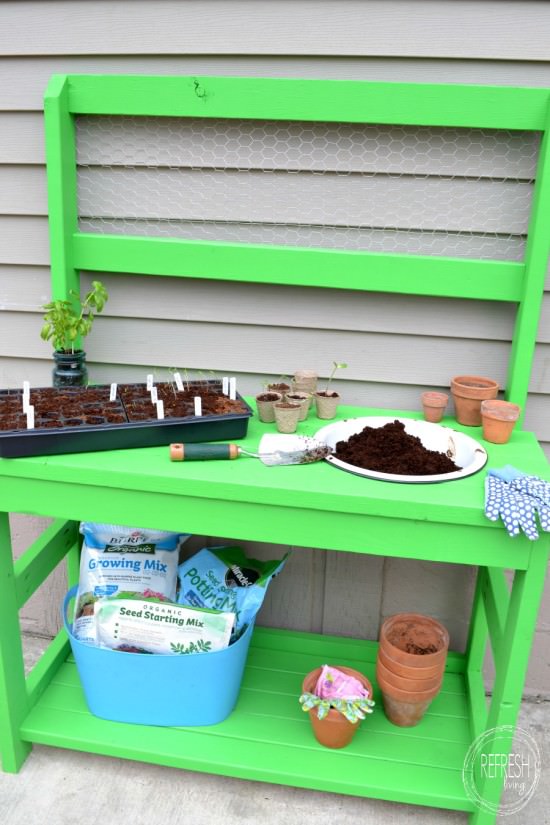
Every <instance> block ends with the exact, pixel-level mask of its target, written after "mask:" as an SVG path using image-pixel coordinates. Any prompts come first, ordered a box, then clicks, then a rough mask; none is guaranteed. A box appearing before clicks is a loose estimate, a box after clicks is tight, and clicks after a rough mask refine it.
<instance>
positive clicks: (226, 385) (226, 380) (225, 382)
mask: <svg viewBox="0 0 550 825" xmlns="http://www.w3.org/2000/svg"><path fill="white" fill-rule="evenodd" d="M222 392H223V394H224V395H229V378H228V377H227V375H224V377H223V378H222Z"/></svg>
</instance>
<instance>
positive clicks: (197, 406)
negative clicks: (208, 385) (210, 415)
mask: <svg viewBox="0 0 550 825" xmlns="http://www.w3.org/2000/svg"><path fill="white" fill-rule="evenodd" d="M193 401H194V402H195V415H202V398H201V397H200V396H199V395H196V396H195V397H194V399H193Z"/></svg>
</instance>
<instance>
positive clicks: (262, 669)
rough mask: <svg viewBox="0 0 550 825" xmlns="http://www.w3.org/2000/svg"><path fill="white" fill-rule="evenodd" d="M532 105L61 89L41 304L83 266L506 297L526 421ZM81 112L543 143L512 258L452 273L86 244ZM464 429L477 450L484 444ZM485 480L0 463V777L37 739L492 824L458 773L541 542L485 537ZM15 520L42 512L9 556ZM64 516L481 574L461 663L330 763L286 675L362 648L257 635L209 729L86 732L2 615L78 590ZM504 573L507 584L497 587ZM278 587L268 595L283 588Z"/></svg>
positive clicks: (488, 790)
mask: <svg viewBox="0 0 550 825" xmlns="http://www.w3.org/2000/svg"><path fill="white" fill-rule="evenodd" d="M549 101H550V91H549V90H548V89H514V88H496V87H494V88H493V87H481V86H459V85H456V86H453V85H449V86H447V85H417V84H415V85H405V84H386V83H368V82H356V81H328V80H327V81H325V80H323V81H317V80H282V79H258V78H223V77H222V78H214V77H125V76H78V75H69V76H56V77H54V78H53V79H52V80H51V82H50V85H49V87H48V90H47V94H46V100H45V112H46V136H47V163H48V190H49V216H50V226H51V261H52V289H53V295H54V297H55V298H66V297H67V296H68V295H69V290H70V289H72V288H73V289H77V290H78V288H79V271H80V270H91V271H100V272H101V271H105V272H120V273H135V274H149V275H165V276H166V275H168V276H175V277H184V278H211V279H215V280H216V279H217V280H229V281H231V280H237V281H250V282H254V283H258V282H262V283H274V284H287V285H292V284H299V285H306V286H317V287H327V288H331V287H336V288H339V289H342V288H343V289H353V290H372V291H380V292H395V293H404V294H417V295H435V296H449V297H456V298H475V299H482V300H487V301H489V300H498V301H508V302H513V303H516V304H517V305H518V312H517V321H516V324H515V329H514V341H513V347H512V351H511V357H510V366H509V373H508V380H507V386H506V394H507V397H509V398H510V399H512V400H514V401H516V402H517V403H519V404H520V405H522V406H524V404H525V400H526V395H527V388H528V382H529V375H530V371H531V362H532V358H533V351H534V345H535V336H536V330H537V324H538V318H539V312H540V306H541V300H542V294H543V285H544V277H545V271H546V264H547V259H548V251H549V244H550V168H549V151H550V143H549V135H548V130H549V125H550V120H549ZM89 114H97V115H102V114H104V115H132V116H141V115H153V116H155V115H156V116H160V117H164V116H181V117H203V118H254V119H264V118H265V119H269V120H278V119H280V120H298V121H325V122H326V121H335V122H356V123H383V124H407V125H410V126H449V127H481V128H488V129H493V128H495V129H520V130H536V131H539V132H541V133H542V143H541V150H540V159H539V163H538V172H537V180H536V184H535V192H534V197H533V205H532V214H531V218H530V223H529V235H528V240H527V247H526V254H525V259H524V261H523V262H519V263H518V262H509V261H494V260H464V259H458V258H450V257H444V258H442V257H427V256H423V255H398V254H378V253H376V254H374V253H369V252H360V251H343V250H334V249H330V250H329V249H318V248H315V249H303V248H290V247H281V246H268V245H260V244H258V245H252V244H240V243H217V242H206V241H194V240H180V239H167V238H152V237H128V236H109V235H101V234H97V235H95V234H87V233H84V232H81V231H79V229H78V221H77V205H76V200H77V199H76V188H77V186H76V161H75V125H74V118H75V116H76V115H89ZM213 286H214V285H213ZM37 334H38V330H37ZM235 366H238V365H235ZM381 413H382V414H389V415H404V416H410V417H415V416H417V415H418V414H416V413H412V412H407V411H405V412H403V411H396V410H389V411H387V410H386V411H381V410H378V409H364V408H361V409H359V408H349V407H348V408H345V409H344V410H343V416H346V417H349V416H359V415H368V414H381ZM449 423H450V422H449ZM318 426H319V422H317V421H315V420H314V419H313V418H311V419H310V420H309V421H308V422H307V423H306V424H305V426H304V432H307V431H310V432H312V433H313V432H314V431H315V430H316V429H317V428H318ZM457 428H458V429H460V427H459V426H458V427H457ZM270 429H273V428H272V427H271V426H270V425H264V424H260V423H259V422H258V421H257V420H255V419H254V420H252V421H251V423H250V428H249V433H248V436H247V438H246V439H245V440H244V441H243V446H245V447H251V448H254V447H255V446H257V443H258V439H259V437H260V435H261V434H262V433H263V432H264V431H266V430H270ZM468 432H469V433H470V434H471V435H473V436H474V437H476V438H481V430H480V429H477V430H475V429H472V428H468ZM486 446H487V449H488V453H489V465H488V466H495V467H500V466H503V465H505V464H512V465H515V466H517V467H520V468H522V469H523V470H526V471H528V472H531V473H533V474H535V475H538V476H541V477H544V478H548V477H549V470H548V464H547V462H546V459H545V457H544V454H543V452H542V450H541V448H540V446H539V444H538V442H537V440H536V438H535V436H534V435H533V434H532V433H530V432H525V431H523V430H522V429H521V428H520V427H518V428H517V429H516V431H515V432H514V434H513V436H512V439H511V441H510V442H509V443H508V444H507V445H504V446H496V445H491V444H487V445H486ZM484 476H485V471H482V472H480V473H478V474H477V475H474V476H471V477H469V478H466V479H463V480H460V481H456V482H452V483H448V484H428V485H425V484H412V485H411V484H387V483H383V482H379V481H375V480H370V479H366V478H361V477H357V476H354V475H351V474H348V473H342V472H339V471H337V470H335V469H334V468H333V467H331V466H329V465H328V464H326V463H320V464H318V465H310V466H307V467H304V466H302V467H294V468H288V469H287V468H285V469H284V471H279V470H274V469H273V468H268V467H264V466H263V465H262V464H261V462H254V461H246V460H241V461H237V462H210V463H209V462H195V463H191V464H184V465H181V464H172V463H170V461H169V460H168V455H167V449H166V448H160V447H159V448H149V449H136V450H126V451H118V452H104V453H101V452H99V453H90V454H75V455H61V456H53V457H47V458H44V457H36V458H24V459H3V460H0V501H1V503H2V510H3V512H2V514H1V517H0V588H1V591H0V592H1V598H0V750H1V754H2V760H3V767H4V770H6V771H17V770H18V769H19V767H20V766H21V764H22V762H23V761H24V759H25V757H26V756H27V754H28V752H29V750H30V748H31V747H32V743H33V742H37V743H42V744H46V745H52V746H59V747H66V748H74V749H77V750H84V751H90V752H93V753H101V754H109V755H113V756H118V757H124V758H129V759H137V760H144V761H149V762H153V763H157V764H162V765H169V766H177V767H180V768H187V769H191V770H199V771H207V772H211V773H220V774H225V775H228V776H234V777H243V778H250V779H258V780H265V781H270V782H276V783H283V784H288V785H295V786H301V787H306V788H314V789H320V790H328V791H334V792H341V793H349V794H356V795H360V796H366V797H373V798H380V799H386V800H393V801H398V802H409V803H416V804H421V805H431V806H435V807H442V808H449V809H457V810H462V811H469V812H470V815H471V816H470V822H471V823H474V825H487V823H492V822H493V821H494V819H495V812H494V811H495V809H496V806H497V805H498V800H499V798H500V794H501V789H502V784H503V776H502V774H500V775H498V772H494V773H495V775H494V776H493V775H489V774H487V775H479V776H478V780H479V781H478V786H477V787H478V790H479V792H480V795H481V798H482V803H478V802H476V801H474V800H473V799H472V798H471V795H469V794H468V793H467V792H466V790H465V787H464V783H463V776H462V770H463V765H464V760H465V757H466V754H467V751H468V749H469V748H470V746H471V745H472V743H473V742H474V740H476V737H479V736H481V735H482V734H486V733H487V734H488V737H487V738H488V744H486V749H488V750H489V752H491V749H493V751H494V752H497V751H498V752H499V753H500V752H502V751H507V750H509V748H510V746H511V742H512V735H513V731H514V727H515V724H516V717H517V713H518V709H519V705H520V701H521V695H522V689H523V684H524V678H525V672H526V668H527V663H528V658H529V651H530V646H531V641H532V638H533V633H534V630H535V622H536V617H537V611H538V607H539V602H540V597H541V593H542V589H543V582H544V577H545V572H546V565H547V561H548V553H549V547H550V536H549V535H547V534H543V535H542V537H541V538H540V539H539V541H535V542H530V541H528V540H527V539H526V538H525V537H524V536H520V537H517V538H515V539H513V540H512V539H510V538H509V537H508V535H507V533H506V531H505V529H504V527H503V526H502V524H500V523H492V522H489V521H488V520H487V519H486V518H485V517H484V514H483V503H484ZM10 511H12V512H19V513H34V514H40V515H44V516H53V517H55V521H54V522H53V524H52V525H51V526H50V527H48V529H47V530H46V531H45V532H44V534H43V535H42V536H41V537H40V538H39V539H38V540H37V541H36V542H35V543H33V544H32V545H31V547H30V548H28V549H27V551H26V552H25V553H24V555H23V556H22V557H21V558H19V559H18V560H17V561H16V562H15V563H14V562H13V561H12V552H11V539H10V532H9V525H8V512H10ZM80 520H91V521H101V522H111V523H120V524H128V525H138V526H139V525H142V526H151V527H159V528H164V529H168V530H183V531H187V532H193V533H197V534H207V535H208V534H212V533H214V534H215V533H217V534H220V533H222V534H224V535H227V534H230V535H231V536H232V537H233V538H235V539H250V540H254V541H262V542H274V543H283V544H292V545H295V546H298V547H299V546H305V547H317V548H324V549H332V550H339V551H344V552H355V553H368V554H375V555H384V556H395V557H402V558H409V559H419V560H423V561H438V562H449V563H462V564H471V565H477V566H478V576H477V587H476V591H475V597H474V601H473V608H472V614H471V623H470V631H469V640H468V644H467V649H466V652H465V653H464V654H461V653H457V652H453V653H451V654H450V655H449V659H448V665H447V671H446V675H445V680H444V686H443V690H442V692H441V694H440V695H439V696H438V697H437V698H436V699H435V700H434V702H433V703H432V705H431V707H430V710H429V711H428V714H427V715H426V717H425V718H424V719H423V721H422V722H421V724H420V725H419V726H418V727H417V728H411V729H407V728H397V727H395V726H392V725H391V724H390V723H389V722H388V720H387V719H386V718H385V716H384V713H383V710H382V707H381V702H380V695H379V692H378V690H376V695H375V698H376V699H377V700H378V701H379V706H378V709H377V710H376V712H375V713H374V714H373V716H371V717H370V718H369V719H367V720H366V721H365V722H364V723H363V724H362V726H361V729H360V730H359V732H358V733H357V735H356V737H355V739H354V742H353V744H352V745H351V746H349V747H348V748H347V749H346V750H345V751H343V752H333V751H330V750H328V749H325V748H323V747H321V746H320V745H317V743H316V742H315V740H314V739H313V737H312V734H311V731H310V726H309V721H308V719H307V716H306V715H305V714H302V712H301V710H300V708H299V705H298V701H297V697H298V694H299V693H300V685H301V679H302V677H303V675H304V674H305V673H306V672H308V671H309V670H311V669H312V668H313V667H316V666H318V665H319V664H322V663H323V662H325V661H329V662H332V663H334V664H338V663H340V664H347V665H351V666H355V667H358V668H359V669H361V670H364V671H365V672H366V673H367V674H368V675H369V676H370V677H371V679H372V680H373V681H375V680H374V662H375V658H376V648H377V645H376V643H375V642H369V641H361V640H352V639H347V638H337V637H326V636H321V635H317V634H310V633H302V632H292V631H284V630H276V629H267V628H258V629H257V630H256V632H255V635H254V639H253V643H252V647H251V651H250V656H249V662H248V665H247V669H246V673H245V677H244V681H243V685H242V689H241V693H240V698H239V702H238V705H237V708H236V710H235V711H234V712H233V713H232V714H231V716H230V717H229V718H228V719H227V720H226V721H225V722H223V723H221V724H220V725H217V726H214V727H211V728H185V729H184V728H178V729H176V728H168V729H165V728H144V727H141V726H133V725H127V724H119V723H113V722H107V721H104V720H101V719H98V718H95V717H94V716H92V715H91V714H90V713H89V712H88V710H87V708H86V705H85V701H84V698H83V693H82V689H81V687H80V683H79V679H78V674H77V672H76V667H75V665H74V662H73V660H72V658H71V656H70V650H69V645H68V641H67V637H66V635H65V632H64V631H62V632H61V633H60V634H59V635H58V636H57V637H56V638H55V640H54V641H53V642H52V643H51V644H50V646H49V647H48V649H47V651H46V652H45V653H44V655H43V656H42V658H41V659H40V660H39V662H38V663H37V664H36V666H35V667H34V669H33V670H32V671H31V672H30V674H29V676H28V677H27V678H25V673H24V666H23V655H22V641H21V632H20V625H19V620H18V611H19V610H20V608H21V607H22V605H24V604H25V602H26V601H27V599H28V598H29V597H30V596H31V594H32V593H34V592H35V591H36V589H37V588H38V587H39V585H40V584H41V583H42V582H43V581H44V580H45V578H46V577H47V576H48V575H49V574H50V573H51V572H52V571H53V570H54V568H55V567H56V566H57V565H58V564H60V563H61V562H62V561H63V560H64V559H65V558H66V560H67V565H68V576H69V580H70V582H71V583H74V582H76V580H77V577H78V559H79V541H78V522H79V521H80ZM144 521H145V522H147V524H146V525H145V524H143V522H144ZM295 552H299V549H297V550H296V551H295ZM506 569H511V570H513V571H514V577H513V585H512V587H511V590H510V589H509V588H508V586H507V583H506V579H505V575H504V571H505V570H506ZM273 587H284V573H283V574H282V575H281V577H280V579H279V580H278V581H277V582H276V583H274V585H273ZM304 587H307V583H306V582H304ZM404 607H405V608H406V606H404ZM358 635H361V634H360V628H358ZM488 641H490V643H491V645H492V650H493V656H494V661H495V670H496V675H495V679H494V685H493V690H492V697H491V699H490V702H489V704H488V705H487V702H486V697H485V691H484V683H483V677H482V663H483V659H484V654H485V650H486V646H487V643H488ZM140 687H141V686H140ZM166 687H167V689H169V686H168V685H167V686H166ZM148 701H162V697H155V696H151V697H148ZM495 728H499V729H501V733H500V738H499V739H498V742H496V740H495V738H494V736H493V734H491V733H490V732H491V731H493V729H495Z"/></svg>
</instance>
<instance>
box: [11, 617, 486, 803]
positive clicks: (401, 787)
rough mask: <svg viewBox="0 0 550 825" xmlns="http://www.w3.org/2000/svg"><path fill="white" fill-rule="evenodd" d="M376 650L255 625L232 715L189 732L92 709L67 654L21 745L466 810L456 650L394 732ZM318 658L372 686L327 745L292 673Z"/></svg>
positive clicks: (461, 681) (465, 741) (465, 725)
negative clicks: (349, 736) (414, 713)
mask: <svg viewBox="0 0 550 825" xmlns="http://www.w3.org/2000/svg"><path fill="white" fill-rule="evenodd" d="M376 647H377V646H376V644H375V643H372V642H365V641H357V640H353V639H347V638H339V637H330V636H320V635H316V634H310V633H300V632H294V631H283V630H272V629H268V628H257V629H256V631H255V633H254V637H253V640H252V644H251V648H250V653H249V657H248V663H247V668H246V671H245V675H244V678H243V683H242V688H241V692H240V695H239V700H238V703H237V706H236V708H235V710H234V711H233V713H232V714H231V715H230V716H229V717H228V719H226V720H225V721H224V722H222V723H221V724H218V725H214V726H211V727H197V728H192V727H188V728H161V727H145V726H141V725H129V724H124V723H116V722H109V721H106V720H103V719H99V718H97V717H95V716H93V715H92V714H90V712H89V711H88V709H87V706H86V703H85V699H84V694H83V691H82V688H81V685H80V680H79V677H78V672H77V669H76V665H75V663H74V660H73V659H72V656H70V655H69V656H68V658H67V659H66V660H65V661H63V662H62V664H61V666H60V667H59V669H58V670H57V672H56V673H55V675H54V676H53V678H52V680H51V682H50V683H49V685H48V687H47V688H46V689H45V691H44V693H43V694H42V696H41V697H40V698H39V700H38V701H37V703H36V705H35V706H34V707H33V708H32V710H31V711H30V712H29V714H28V716H27V717H26V719H25V721H24V723H23V725H22V727H21V733H22V736H23V738H24V739H26V740H27V741H29V742H35V743H40V744H45V745H51V746H56V747H62V748H70V749H75V750H82V751H87V752H92V753H97V754H104V755H109V756H116V757H121V758H126V759H135V760H140V761H144V762H150V763H155V764H159V765H165V766H169V767H178V768H184V769H187V770H194V771H204V772H207V773H214V774H221V775H225V776H232V777H238V778H242V779H254V780H261V781H266V782H274V783H278V784H284V785H293V786H297V787H303V788H311V789H315V790H322V791H331V792H335V793H345V794H352V795H356V796H364V797H370V798H377V799H385V800H389V801H394V802H408V803H414V804H419V805H429V806H433V807H441V808H450V809H456V810H462V811H471V810H473V807H472V803H471V802H470V800H469V799H468V798H467V796H466V794H465V791H464V787H463V784H462V766H463V762H464V757H465V755H466V752H467V750H468V747H469V745H470V743H471V733H470V721H469V712H468V697H467V691H466V686H465V684H466V680H465V678H464V675H463V674H462V673H461V672H460V670H461V667H462V657H460V656H459V655H458V654H450V655H449V662H448V671H447V672H446V674H445V678H444V683H443V689H442V691H441V693H440V694H439V696H437V697H436V699H435V700H434V701H433V702H432V705H431V706H430V708H429V710H428V713H427V714H426V716H425V717H424V719H423V720H422V722H421V723H420V724H419V725H418V726H417V727H414V728H398V727H396V726H394V725H392V724H391V723H390V722H389V721H388V720H387V719H386V717H385V715H384V711H383V707H382V700H381V696H380V693H379V690H378V688H377V687H376V685H375V679H374V667H375V659H376ZM325 662H328V663H330V664H333V665H338V664H342V665H349V666H350V667H355V668H357V669H359V670H362V671H363V672H364V673H365V674H366V675H367V676H368V677H369V678H370V679H371V682H372V683H373V686H374V688H375V696H374V698H375V700H376V702H377V706H376V708H375V710H374V713H373V714H372V715H371V716H369V717H367V719H366V720H365V721H364V722H362V723H361V727H360V729H359V730H358V731H357V733H356V735H355V737H354V740H353V742H352V743H351V745H349V746H348V747H346V748H345V749H343V750H339V751H332V750H330V749H327V748H324V747H323V746H321V745H319V744H318V743H317V742H316V740H315V739H314V737H313V733H312V730H311V725H310V721H309V718H308V716H307V714H305V713H303V712H302V710H301V708H300V706H299V704H298V696H299V694H300V688H301V682H302V678H303V676H304V675H305V674H306V673H307V672H309V671H310V670H312V669H313V668H315V667H318V666H319V665H320V664H323V663H325ZM168 688H169V686H167V689H168ZM161 698H162V697H161ZM150 699H151V700H154V697H150Z"/></svg>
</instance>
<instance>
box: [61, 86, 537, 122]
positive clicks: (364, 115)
mask: <svg viewBox="0 0 550 825" xmlns="http://www.w3.org/2000/svg"><path fill="white" fill-rule="evenodd" d="M52 83H53V81H52ZM68 85H69V89H70V95H69V101H70V102H69V108H70V111H71V112H74V113H79V114H123V115H160V116H183V117H216V118H223V117H228V118H260V119H262V118H267V119H277V120H279V119H281V120H321V121H323V120H325V121H343V122H346V121H349V122H357V123H404V124H410V125H418V126H435V125H438V126H465V127H467V126H478V127H480V128H493V129H541V128H543V125H544V123H545V120H544V118H545V114H546V107H547V104H548V99H549V97H548V90H547V89H534V88H533V89H530V88H523V89H516V88H512V87H501V86H477V85H471V86H466V85H460V84H456V85H455V84H453V85H444V84H419V83H369V82H365V81H354V80H303V79H290V80H289V79H282V78H251V77H245V78H243V77H241V78H236V77H210V76H208V77H199V76H187V77H170V76H163V77H152V76H144V75H139V76H137V75H135V76H131V75H113V76H102V75H95V76H92V75H69V76H68ZM50 88H52V89H53V86H51V87H50ZM52 93H53V92H52Z"/></svg>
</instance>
